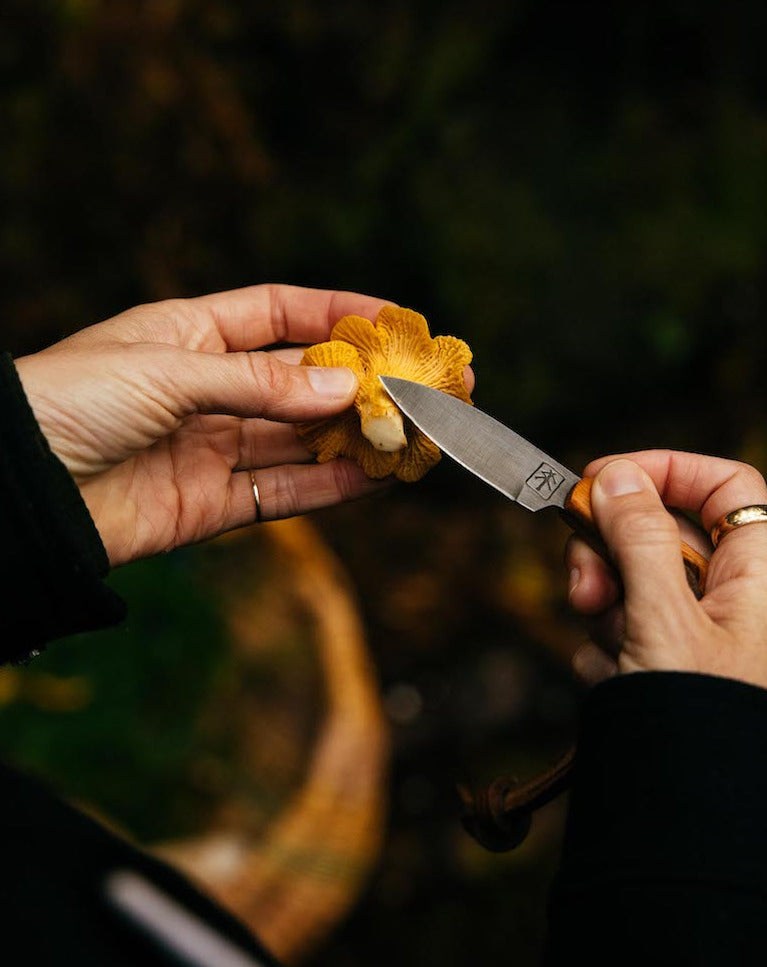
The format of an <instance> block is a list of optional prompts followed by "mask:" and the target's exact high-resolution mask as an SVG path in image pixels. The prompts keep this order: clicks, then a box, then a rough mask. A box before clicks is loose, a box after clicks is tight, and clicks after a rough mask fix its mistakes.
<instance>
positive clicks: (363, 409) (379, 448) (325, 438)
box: [298, 306, 471, 482]
mask: <svg viewBox="0 0 767 967" xmlns="http://www.w3.org/2000/svg"><path fill="white" fill-rule="evenodd" d="M302 362H303V364H304V365H306V366H348V367H349V368H350V369H353V370H354V372H355V373H356V374H357V377H358V379H359V384H360V387H359V391H358V393H357V396H356V397H355V400H354V406H353V407H351V408H350V409H348V410H346V411H345V412H343V413H341V414H340V415H338V416H335V417H331V418H330V419H326V420H315V421H314V422H312V423H303V424H300V425H299V426H298V434H299V436H300V437H301V439H302V440H303V441H304V443H306V445H307V446H308V447H309V449H310V450H311V451H312V452H313V453H316V455H317V459H318V460H319V462H320V463H324V462H325V461H327V460H332V459H333V457H337V456H343V457H349V458H350V459H352V460H354V461H355V462H356V463H358V464H359V465H360V466H361V467H362V469H363V470H364V471H365V473H366V474H367V475H368V476H369V477H377V478H380V477H388V476H389V475H390V474H394V475H395V476H397V477H399V479H400V480H406V481H410V482H412V481H414V480H420V478H421V477H423V475H424V474H425V473H426V472H427V471H428V470H430V469H431V468H432V467H433V466H434V465H435V464H436V463H438V462H439V459H440V452H439V450H438V448H437V447H436V446H435V445H434V444H433V443H432V442H431V440H429V439H428V438H427V437H425V436H424V435H423V433H421V431H420V430H418V429H417V428H416V427H415V426H413V424H412V423H411V422H410V421H409V420H407V419H406V418H403V416H402V413H401V412H400V411H399V410H398V409H397V407H396V406H395V405H394V403H393V402H392V400H391V399H390V397H389V396H388V394H387V393H386V390H385V389H384V388H383V386H382V385H381V382H380V380H379V379H378V377H379V376H399V377H400V378H401V379H410V380H413V381H415V382H418V383H425V384H426V385H427V386H433V387H434V388H435V389H439V390H442V391H443V392H445V393H450V394H452V395H453V396H457V397H458V398H459V399H462V400H465V401H466V402H467V403H470V402H471V399H470V398H469V393H468V391H467V389H466V384H465V383H464V379H463V371H464V368H465V367H466V366H467V365H468V364H469V363H470V362H471V350H470V349H469V347H468V346H467V345H466V343H465V342H463V341H462V340H460V339H456V338H455V337H454V336H436V337H435V338H434V339H432V337H431V336H430V335H429V327H428V325H427V323H426V320H425V319H424V317H423V316H422V315H420V314H419V313H417V312H413V311H412V310H411V309H400V308H398V307H396V306H384V308H383V309H381V311H380V312H379V313H378V318H377V319H376V321H375V323H372V322H371V321H370V320H369V319H363V318H362V317H361V316H344V318H343V319H341V320H340V321H339V322H337V323H336V325H335V326H334V327H333V331H332V332H331V334H330V342H323V343H319V344H318V345H316V346H311V347H310V348H309V349H307V350H306V352H305V353H304V358H303V360H302Z"/></svg>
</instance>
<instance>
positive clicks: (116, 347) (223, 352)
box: [16, 285, 473, 565]
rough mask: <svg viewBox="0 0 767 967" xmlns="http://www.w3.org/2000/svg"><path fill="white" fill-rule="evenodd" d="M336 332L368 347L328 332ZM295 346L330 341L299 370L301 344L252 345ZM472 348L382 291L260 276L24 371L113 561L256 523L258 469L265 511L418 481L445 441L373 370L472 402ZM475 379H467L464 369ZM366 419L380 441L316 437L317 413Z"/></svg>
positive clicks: (74, 341) (91, 335)
mask: <svg viewBox="0 0 767 967" xmlns="http://www.w3.org/2000/svg"><path fill="white" fill-rule="evenodd" d="M379 313H380V315H379ZM351 314H353V315H351ZM368 316H369V317H370V318H373V319H375V318H376V316H378V320H379V321H378V323H377V324H376V325H374V324H373V323H372V322H370V321H369V319H368V318H367V317H368ZM341 317H345V319H344V320H343V321H342V323H339V324H338V326H336V327H335V329H334V328H333V327H334V324H335V323H336V321H337V320H338V319H340V318H341ZM331 330H333V339H334V340H336V339H337V336H336V333H337V332H341V333H342V334H349V335H352V334H353V335H354V337H355V339H357V343H354V344H352V343H349V344H346V343H344V342H341V341H333V342H323V340H327V339H328V337H329V336H330V335H331ZM285 342H295V343H303V344H307V343H320V345H317V346H313V347H312V348H310V349H309V350H308V351H307V353H306V357H305V358H304V365H303V366H300V365H297V364H298V363H299V362H300V361H301V357H302V350H301V349H277V350H274V351H269V352H265V351H259V352H254V351H253V350H260V349H261V347H264V346H269V345H272V344H274V343H285ZM339 346H340V347H342V348H341V349H340V351H339V350H338V347H339ZM355 346H356V348H355ZM343 347H345V348H343ZM313 354H314V355H313ZM470 358H471V354H470V352H469V351H468V348H467V347H466V346H465V344H463V343H461V342H460V341H459V340H455V339H452V338H450V337H438V338H437V339H434V340H432V339H431V338H430V337H429V334H428V329H427V328H426V323H425V320H423V317H421V316H418V314H417V313H410V312H408V310H401V309H396V308H394V307H393V306H387V305H386V304H385V303H384V302H383V300H381V299H375V298H372V297H369V296H364V295H356V294H354V293H351V292H328V291H322V290H318V289H301V288H296V287H294V286H281V285H260V286H252V287H249V288H245V289H238V290H235V291H232V292H222V293H217V294H215V295H208V296H202V297H200V298H196V299H172V300H168V301H166V302H157V303H153V304H149V305H144V306H138V307H137V308H135V309H130V310H128V311H127V312H124V313H122V314H121V315H119V316H116V317H115V318H113V319H109V320H107V321H106V322H102V323H99V324H98V325H95V326H91V327H90V328H88V329H84V330H82V331H81V332H78V333H76V334H75V335H74V336H71V337H69V338H68V339H65V340H63V341H62V342H60V343H57V344H56V345H54V346H52V347H50V348H49V349H46V350H44V351H43V352H40V353H36V354H34V355H31V356H26V357H23V358H21V359H18V360H16V368H17V370H18V373H19V377H20V379H21V382H22V385H23V387H24V390H25V392H26V394H27V397H28V399H29V402H30V404H31V406H32V409H33V411H34V413H35V416H36V418H37V421H38V423H39V424H40V427H41V429H42V431H43V433H44V434H45V436H46V438H47V440H48V442H49V444H50V446H51V449H52V450H53V452H54V453H55V454H56V456H58V457H59V459H60V460H61V461H62V462H63V463H64V465H65V466H66V467H67V469H68V470H69V472H70V474H71V475H72V477H73V478H74V480H75V482H76V483H77V485H78V487H79V488H80V492H81V494H82V496H83V498H84V500H85V502H86V504H87V506H88V509H89V510H90V512H91V515H92V517H93V519H94V521H95V523H96V526H97V528H98V530H99V533H100V534H101V537H102V540H103V542H104V545H105V547H106V550H107V554H108V555H109V560H110V562H111V564H112V565H116V564H121V563H124V562H126V561H129V560H133V559H136V558H140V557H145V556H148V555H150V554H155V553H158V552H160V551H166V550H170V549H171V548H173V547H176V546H179V545H183V544H189V543H192V542H196V541H201V540H204V539H205V538H208V537H213V536H215V535H216V534H220V533H222V532H223V531H226V530H230V529H232V528H235V527H241V526H243V525H245V524H250V523H252V522H253V521H254V519H255V516H256V512H255V501H254V494H253V488H252V484H251V480H250V472H251V471H254V472H256V474H257V480H258V489H259V493H260V500H261V516H262V519H264V520H271V519H274V518H278V517H288V516H291V515H293V514H299V513H304V512H306V511H309V510H315V509H318V508H320V507H326V506H329V505H331V504H335V503H338V502H339V501H344V500H351V499H354V498H357V497H361V496H363V495H364V494H367V493H370V492H372V491H375V490H378V489H380V488H381V487H382V486H385V484H382V483H381V482H379V481H377V480H372V479H371V477H379V478H380V477H384V476H387V475H389V474H392V473H394V474H396V475H397V476H399V477H400V478H401V479H405V480H414V479H417V478H418V477H420V476H422V474H423V473H425V471H426V469H428V467H429V466H431V465H433V464H434V463H435V462H436V461H437V460H438V459H439V451H437V450H436V448H435V447H434V445H433V444H431V443H429V442H428V441H427V440H426V439H425V438H423V437H422V436H421V435H420V434H418V433H417V432H411V431H405V430H404V428H403V424H402V417H401V416H400V415H399V413H398V412H397V411H396V408H395V407H394V405H393V404H392V403H391V401H389V400H388V397H386V394H385V393H384V392H383V389H382V388H380V386H379V385H378V380H377V379H376V378H375V376H371V373H375V372H376V367H379V366H380V367H383V368H382V369H381V371H382V372H383V371H384V370H385V371H388V372H391V373H392V374H394V375H406V376H409V377H410V378H414V379H419V378H423V381H424V382H428V381H433V382H431V385H439V386H440V388H445V389H447V391H448V392H454V393H455V394H456V395H461V396H462V398H464V399H465V398H467V396H468V392H467V389H466V385H465V384H464V368H465V364H466V363H468V361H469V359H470ZM328 367H329V368H328ZM465 378H466V380H467V383H468V385H469V386H472V385H473V375H472V374H471V370H469V369H468V368H466V373H465ZM434 381H436V382H434ZM352 404H354V406H353V405H352ZM358 413H359V414H360V415H358ZM360 416H362V421H363V424H364V428H365V432H367V433H368V434H371V435H372V437H373V438H374V439H375V440H376V441H377V444H378V446H380V447H381V449H377V447H376V446H374V444H373V443H371V442H370V441H369V440H368V439H366V438H364V437H362V436H360V437H359V439H358V440H357V441H356V442H352V444H351V445H350V446H348V447H347V446H346V445H345V444H343V443H342V444H341V445H336V442H337V439H338V438H339V437H338V435H336V434H335V431H334V432H333V433H332V434H331V435H330V436H329V437H325V438H324V439H325V440H326V442H325V443H324V444H320V446H319V447H317V446H316V445H314V444H316V442H317V441H318V440H319V441H321V440H322V439H323V431H322V430H321V425H322V421H327V420H328V419H330V421H331V422H330V424H328V425H329V426H330V427H332V428H337V427H341V428H344V433H346V437H344V439H347V438H348V439H351V438H352V436H353V434H352V432H351V430H352V429H353V428H354V427H355V426H357V427H359V426H360ZM298 421H304V422H305V421H312V422H310V423H308V424H307V425H306V426H305V427H304V429H303V430H302V436H303V439H304V440H306V441H308V442H309V444H310V446H309V447H307V445H306V444H305V443H304V442H302V440H301V439H299V438H298V436H297V435H296V429H295V425H294V424H295V423H296V422H298ZM317 421H320V422H319V423H318V422H317ZM397 447H400V448H401V449H393V448H397ZM387 448H388V449H387ZM316 452H319V460H320V463H319V464H315V463H314V454H315V453H316ZM348 457H351V458H352V459H351V460H350V459H346V458H348ZM358 464H359V466H358Z"/></svg>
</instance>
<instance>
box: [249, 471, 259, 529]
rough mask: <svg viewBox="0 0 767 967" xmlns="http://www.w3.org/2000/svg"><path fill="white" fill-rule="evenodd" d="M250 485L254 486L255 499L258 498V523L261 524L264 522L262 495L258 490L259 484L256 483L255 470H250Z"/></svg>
mask: <svg viewBox="0 0 767 967" xmlns="http://www.w3.org/2000/svg"><path fill="white" fill-rule="evenodd" d="M250 485H251V487H252V488H253V496H254V497H255V500H256V523H257V524H260V523H262V517H261V495H260V494H259V492H258V484H257V483H256V474H255V471H253V470H251V471H250Z"/></svg>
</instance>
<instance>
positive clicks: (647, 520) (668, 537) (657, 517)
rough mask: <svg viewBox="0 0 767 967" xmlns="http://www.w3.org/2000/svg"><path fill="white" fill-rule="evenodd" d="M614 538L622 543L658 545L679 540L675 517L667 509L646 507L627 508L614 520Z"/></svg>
mask: <svg viewBox="0 0 767 967" xmlns="http://www.w3.org/2000/svg"><path fill="white" fill-rule="evenodd" d="M612 531H613V538H614V540H615V541H616V542H617V543H619V544H621V545H629V544H630V545H633V546H637V545H644V546H647V545H656V544H665V543H667V542H669V541H674V542H678V541H679V532H678V530H677V527H676V524H675V523H674V519H673V518H672V517H671V515H670V514H668V513H666V512H665V511H658V510H655V511H652V510H648V509H646V508H644V507H635V508H630V509H626V510H624V511H623V513H621V514H619V515H618V516H617V517H616V518H615V520H614V522H613V527H612Z"/></svg>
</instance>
